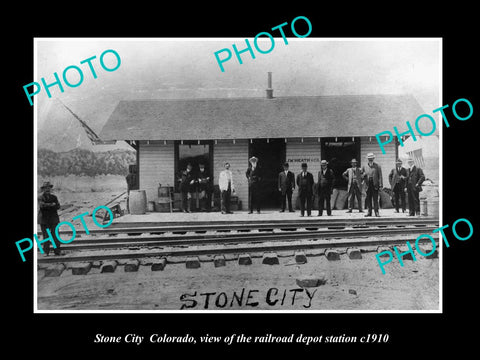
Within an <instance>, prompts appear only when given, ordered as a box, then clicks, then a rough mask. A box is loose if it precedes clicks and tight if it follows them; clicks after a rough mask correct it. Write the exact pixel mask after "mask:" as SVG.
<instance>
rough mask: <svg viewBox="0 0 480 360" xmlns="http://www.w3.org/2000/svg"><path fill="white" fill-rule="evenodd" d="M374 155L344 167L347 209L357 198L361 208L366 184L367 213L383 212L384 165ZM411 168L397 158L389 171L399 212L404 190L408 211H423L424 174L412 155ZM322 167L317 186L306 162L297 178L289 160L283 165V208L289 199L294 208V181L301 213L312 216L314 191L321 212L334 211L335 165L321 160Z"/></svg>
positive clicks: (412, 212)
mask: <svg viewBox="0 0 480 360" xmlns="http://www.w3.org/2000/svg"><path fill="white" fill-rule="evenodd" d="M374 159H375V155H374V154H373V153H369V154H367V164H366V165H364V166H362V167H361V168H360V167H359V166H358V162H357V160H356V159H352V161H351V167H350V168H348V169H347V170H345V172H344V173H343V174H342V176H343V178H344V179H345V180H346V181H347V194H348V199H347V201H348V211H347V213H351V212H352V211H353V208H354V204H355V199H356V201H357V204H358V211H359V212H364V211H363V210H362V187H363V186H366V199H365V203H366V204H365V206H366V208H367V209H368V211H367V214H366V215H365V216H366V217H369V216H372V211H373V213H374V214H375V216H377V217H378V216H380V213H379V201H378V199H379V191H381V190H382V188H383V176H382V168H381V166H380V165H379V164H378V163H376V162H374ZM408 165H409V169H408V170H407V169H405V168H404V167H402V161H401V160H400V159H398V160H397V161H396V167H395V168H394V169H392V171H391V172H390V174H389V181H390V185H391V188H392V191H393V194H394V197H393V199H392V200H393V203H394V206H395V211H396V212H397V213H398V212H399V206H400V203H401V206H402V210H403V212H405V209H406V204H405V192H406V193H407V194H408V203H409V210H410V211H409V215H410V216H415V215H420V199H419V193H420V191H422V186H421V185H422V183H423V181H424V180H425V176H424V174H423V171H422V169H421V168H419V167H417V166H415V164H414V161H413V159H411V158H410V159H408ZM320 166H321V169H320V171H319V172H318V181H317V183H316V187H315V181H314V177H313V174H311V173H310V172H308V171H307V164H306V163H303V164H302V171H301V172H300V173H299V174H298V175H297V178H296V182H295V180H294V179H295V175H294V174H293V173H292V172H291V171H289V170H288V167H289V166H288V163H285V164H284V165H283V171H282V172H281V173H280V174H279V175H278V191H280V192H281V194H282V209H281V210H280V212H284V211H285V208H286V203H287V202H288V209H289V211H290V212H293V208H292V193H293V191H294V190H295V184H296V185H297V186H298V196H299V199H300V216H304V214H305V211H306V212H307V216H311V211H312V201H313V195H314V194H315V195H317V198H318V216H322V214H323V210H324V209H326V211H327V215H328V216H331V215H332V209H331V202H330V201H331V194H332V193H333V187H334V183H335V174H334V172H333V170H332V169H330V168H329V167H328V162H327V161H326V160H322V161H321V162H320Z"/></svg>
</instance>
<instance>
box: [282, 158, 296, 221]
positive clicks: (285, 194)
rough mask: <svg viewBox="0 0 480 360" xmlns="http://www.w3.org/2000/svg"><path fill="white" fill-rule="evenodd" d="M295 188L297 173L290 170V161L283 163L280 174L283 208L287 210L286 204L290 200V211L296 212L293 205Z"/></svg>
mask: <svg viewBox="0 0 480 360" xmlns="http://www.w3.org/2000/svg"><path fill="white" fill-rule="evenodd" d="M293 190H295V175H294V174H293V172H291V171H289V170H288V162H286V163H285V164H283V171H282V172H281V173H279V174H278V191H280V193H281V194H282V210H280V212H284V211H285V205H286V202H287V200H288V211H289V212H294V211H293V207H292V192H293Z"/></svg>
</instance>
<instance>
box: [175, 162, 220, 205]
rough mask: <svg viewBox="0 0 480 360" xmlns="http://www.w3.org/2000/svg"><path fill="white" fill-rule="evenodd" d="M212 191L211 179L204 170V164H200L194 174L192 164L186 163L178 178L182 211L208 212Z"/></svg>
mask: <svg viewBox="0 0 480 360" xmlns="http://www.w3.org/2000/svg"><path fill="white" fill-rule="evenodd" d="M212 191H213V186H212V179H211V177H210V176H209V174H208V172H207V171H206V170H205V164H202V163H200V164H199V165H198V171H197V172H194V171H193V167H192V164H190V163H188V164H187V168H186V169H185V170H184V171H182V173H181V177H180V193H181V195H182V211H183V212H188V213H189V212H192V211H197V210H199V211H210V209H211V194H212ZM197 201H198V207H197Z"/></svg>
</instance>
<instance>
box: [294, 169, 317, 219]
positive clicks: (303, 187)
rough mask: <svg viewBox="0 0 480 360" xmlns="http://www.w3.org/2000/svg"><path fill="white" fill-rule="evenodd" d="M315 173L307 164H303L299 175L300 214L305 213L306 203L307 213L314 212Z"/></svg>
mask: <svg viewBox="0 0 480 360" xmlns="http://www.w3.org/2000/svg"><path fill="white" fill-rule="evenodd" d="M314 183H315V181H314V180H313V175H312V174H311V173H309V172H308V171H307V164H306V163H303V164H302V172H301V173H300V174H298V175H297V186H298V197H299V198H300V216H304V215H305V203H306V204H307V215H308V216H310V215H311V214H312V196H313V185H314Z"/></svg>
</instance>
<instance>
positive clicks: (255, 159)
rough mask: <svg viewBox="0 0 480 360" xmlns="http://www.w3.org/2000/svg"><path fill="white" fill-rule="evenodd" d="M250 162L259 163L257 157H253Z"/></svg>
mask: <svg viewBox="0 0 480 360" xmlns="http://www.w3.org/2000/svg"><path fill="white" fill-rule="evenodd" d="M248 161H249V162H257V161H258V158H256V157H255V156H252V157H251V158H250V159H248Z"/></svg>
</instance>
